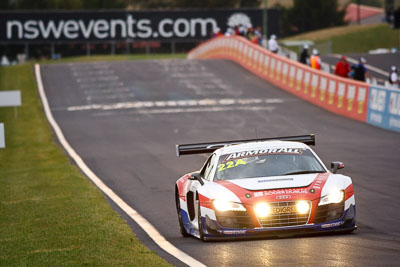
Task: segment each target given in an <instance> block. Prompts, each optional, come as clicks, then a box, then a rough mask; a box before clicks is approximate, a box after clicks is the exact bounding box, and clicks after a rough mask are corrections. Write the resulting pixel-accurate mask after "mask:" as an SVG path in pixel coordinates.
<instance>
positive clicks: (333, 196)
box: [318, 189, 344, 206]
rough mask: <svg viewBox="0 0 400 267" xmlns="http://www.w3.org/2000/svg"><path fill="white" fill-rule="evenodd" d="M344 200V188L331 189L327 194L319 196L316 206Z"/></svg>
mask: <svg viewBox="0 0 400 267" xmlns="http://www.w3.org/2000/svg"><path fill="white" fill-rule="evenodd" d="M343 200H344V190H339V189H333V190H332V191H331V192H330V193H329V194H328V195H326V196H324V197H321V200H320V201H319V204H318V206H322V205H327V204H333V203H340V202H342V201H343Z"/></svg>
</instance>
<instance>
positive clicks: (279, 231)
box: [175, 135, 356, 241]
mask: <svg viewBox="0 0 400 267" xmlns="http://www.w3.org/2000/svg"><path fill="white" fill-rule="evenodd" d="M307 144H308V145H315V136H314V135H305V136H290V137H277V138H264V139H257V140H240V141H227V142H216V143H202V144H187V145H177V155H178V156H180V155H187V154H199V153H211V155H210V156H209V157H208V159H207V161H206V162H205V164H204V166H203V167H202V168H201V170H200V171H196V172H192V173H188V174H186V175H184V176H182V177H181V178H180V179H179V180H178V181H177V182H176V187H175V199H176V208H177V212H178V219H179V226H180V231H181V233H182V235H183V236H190V235H193V236H195V237H197V238H200V239H201V240H203V241H206V240H212V239H221V238H240V237H244V238H249V237H258V236H282V235H297V234H310V233H325V232H332V231H340V232H351V231H353V230H355V229H356V225H355V217H356V209H355V199H354V192H353V184H352V181H351V178H350V177H348V176H344V175H341V174H336V171H337V170H338V169H341V168H343V167H344V165H343V163H341V162H332V164H331V171H329V170H328V169H327V168H326V167H325V165H324V164H323V163H322V161H321V159H320V158H319V157H318V156H317V155H316V154H315V152H314V151H313V150H312V149H311V148H310V147H309V146H308V145H307Z"/></svg>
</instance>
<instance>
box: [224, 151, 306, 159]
mask: <svg viewBox="0 0 400 267" xmlns="http://www.w3.org/2000/svg"><path fill="white" fill-rule="evenodd" d="M268 154H302V149H301V148H268V149H260V150H250V151H243V152H237V153H232V154H229V155H228V156H227V157H226V159H225V160H224V161H228V160H231V159H239V158H245V157H252V156H260V155H268Z"/></svg>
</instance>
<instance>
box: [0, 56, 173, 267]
mask: <svg viewBox="0 0 400 267" xmlns="http://www.w3.org/2000/svg"><path fill="white" fill-rule="evenodd" d="M103 59H108V58H102V60H103ZM78 61H80V60H78ZM0 90H21V91H22V106H21V107H19V108H18V117H17V118H15V117H14V109H13V108H0V122H4V123H5V132H6V149H0V229H1V231H0V266H27V265H30V266H71V265H90V266H92V265H93V266H121V265H124V266H125V265H130V266H167V265H168V263H167V262H166V261H164V260H163V259H162V258H160V257H158V256H157V255H156V254H155V253H154V252H152V251H150V250H149V249H147V248H146V247H145V246H144V245H142V244H141V243H140V242H139V240H138V239H137V238H136V237H135V235H134V234H133V233H132V231H131V229H130V228H129V226H128V225H127V224H126V222H125V221H124V220H123V219H122V218H121V217H120V216H119V215H118V214H117V213H116V212H115V211H114V210H113V209H112V208H111V207H110V206H109V204H108V203H107V202H106V200H105V198H104V197H103V195H102V194H101V193H100V191H99V190H98V189H97V188H96V187H95V186H94V185H93V184H92V183H91V182H89V180H88V179H87V178H86V177H84V176H83V175H82V174H81V173H80V171H79V170H78V168H77V167H75V166H74V165H72V164H71V163H70V161H69V159H68V158H67V157H66V155H65V153H64V152H63V150H61V149H60V147H59V146H58V145H57V144H56V143H55V141H54V139H55V137H54V135H53V133H52V131H51V129H50V126H49V124H48V122H47V120H46V118H45V116H44V113H43V111H42V105H41V102H40V100H39V97H38V94H37V89H36V84H35V80H34V74H33V66H32V64H26V65H21V66H12V67H0Z"/></svg>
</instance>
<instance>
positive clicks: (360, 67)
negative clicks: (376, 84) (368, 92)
mask: <svg viewBox="0 0 400 267" xmlns="http://www.w3.org/2000/svg"><path fill="white" fill-rule="evenodd" d="M365 63H367V60H366V59H365V58H363V57H361V58H360V60H359V62H358V64H357V65H356V66H355V67H354V75H353V78H354V80H357V81H362V82H365V77H369V73H368V72H367V69H366V68H365V66H364V64H365Z"/></svg>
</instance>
